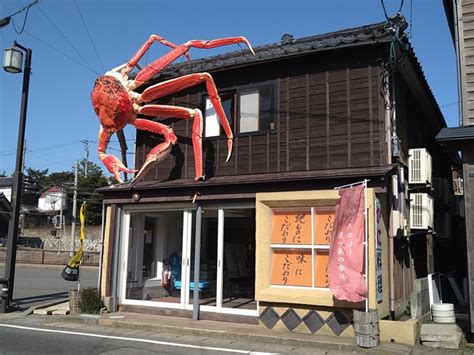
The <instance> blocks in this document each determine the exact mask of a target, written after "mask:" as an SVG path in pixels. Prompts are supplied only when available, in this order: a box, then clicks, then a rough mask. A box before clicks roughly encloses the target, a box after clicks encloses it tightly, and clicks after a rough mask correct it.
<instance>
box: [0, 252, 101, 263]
mask: <svg viewBox="0 0 474 355" xmlns="http://www.w3.org/2000/svg"><path fill="white" fill-rule="evenodd" d="M5 258H6V248H0V263H3V262H5ZM99 258H100V253H99V252H88V251H86V252H84V255H83V259H82V265H89V266H98V265H99ZM69 260H71V252H70V251H57V250H44V249H34V248H18V249H17V252H16V262H17V263H24V264H48V265H66V264H67V263H68V262H69Z"/></svg>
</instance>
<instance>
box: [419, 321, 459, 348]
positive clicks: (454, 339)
mask: <svg viewBox="0 0 474 355" xmlns="http://www.w3.org/2000/svg"><path fill="white" fill-rule="evenodd" d="M420 335H421V342H422V344H423V345H424V346H428V347H430V348H443V349H459V345H460V344H461V337H462V331H461V329H460V328H459V327H458V326H457V324H435V323H430V324H422V326H421V334H420Z"/></svg>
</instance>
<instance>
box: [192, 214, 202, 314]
mask: <svg viewBox="0 0 474 355" xmlns="http://www.w3.org/2000/svg"><path fill="white" fill-rule="evenodd" d="M201 219H202V212H201V206H199V207H198V208H197V211H196V240H195V243H194V288H193V320H198V319H199V271H200V270H199V266H200V261H201Z"/></svg>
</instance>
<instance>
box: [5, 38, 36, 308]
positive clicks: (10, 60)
mask: <svg viewBox="0 0 474 355" xmlns="http://www.w3.org/2000/svg"><path fill="white" fill-rule="evenodd" d="M23 52H25V54H26V57H25V68H24V69H25V70H24V72H23V88H22V93H21V110H20V123H19V129H18V143H17V144H18V145H17V150H16V166H15V172H14V173H13V188H12V197H11V214H10V221H9V225H8V240H7V255H6V260H5V276H4V278H3V279H0V284H1V285H2V292H1V296H2V302H1V304H0V313H5V312H6V311H7V309H8V308H9V307H10V304H11V300H12V296H13V284H14V280H15V264H16V247H17V239H18V222H19V218H20V205H21V190H22V184H23V171H22V170H23V149H24V142H25V126H26V108H27V106H28V89H29V84H30V72H31V54H32V50H31V49H29V48H25V47H23V46H22V45H20V44H18V43H17V42H16V41H14V42H13V47H12V48H8V49H5V51H4V57H3V69H4V70H5V71H7V72H9V73H21V71H22V68H21V66H22V60H23Z"/></svg>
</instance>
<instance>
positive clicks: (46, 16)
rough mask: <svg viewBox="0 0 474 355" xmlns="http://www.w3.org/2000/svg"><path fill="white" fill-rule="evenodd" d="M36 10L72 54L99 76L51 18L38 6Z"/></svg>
mask: <svg viewBox="0 0 474 355" xmlns="http://www.w3.org/2000/svg"><path fill="white" fill-rule="evenodd" d="M38 9H39V10H40V12H41V13H42V14H43V16H44V17H45V18H46V19H47V20H48V21H49V23H50V24H51V25H52V26H53V27H54V28H55V29H56V31H57V32H58V33H59V34H60V35H61V37H63V38H64V40H65V41H66V42H67V43H68V44H69V46H70V47H71V48H72V49H73V50H74V52H76V54H77V55H78V56H79V58H81V59H82V60H83V61H84V63H85V64H86V65H87V66H88V67H89V69H91V70H92V71H93V72H94V73H95V74H96V75H99V73H98V72H97V71H96V70H95V69H94V68H93V67H92V65H90V63H89V62H88V61H87V60H86V59H85V58H84V57H83V56H82V55H81V53H79V51H78V50H77V49H76V47H74V45H73V44H72V42H71V41H70V40H69V39H68V38H67V36H66V35H65V34H64V33H63V32H62V31H61V30H60V29H59V27H58V26H56V24H55V23H54V22H53V20H51V18H50V17H49V16H48V15H47V14H46V13H45V12H44V11H43V10H42V9H41V7H40V6H39V5H38Z"/></svg>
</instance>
